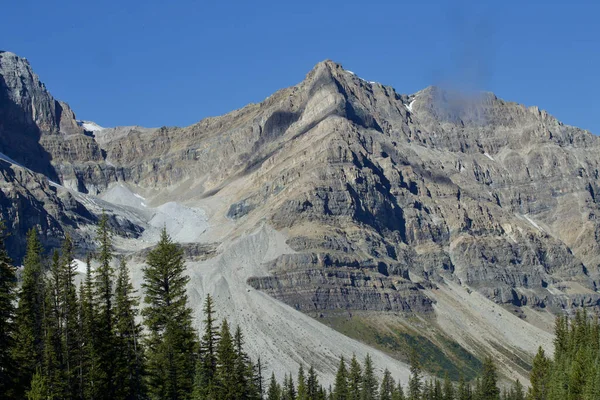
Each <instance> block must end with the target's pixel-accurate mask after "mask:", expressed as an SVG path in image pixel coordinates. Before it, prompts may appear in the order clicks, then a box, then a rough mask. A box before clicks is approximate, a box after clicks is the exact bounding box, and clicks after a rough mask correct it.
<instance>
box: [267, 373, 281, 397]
mask: <svg viewBox="0 0 600 400" xmlns="http://www.w3.org/2000/svg"><path fill="white" fill-rule="evenodd" d="M267 400H281V388H280V387H279V384H278V383H277V380H276V379H275V373H273V374H271V381H270V383H269V389H268V391H267Z"/></svg>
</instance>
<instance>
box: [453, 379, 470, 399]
mask: <svg viewBox="0 0 600 400" xmlns="http://www.w3.org/2000/svg"><path fill="white" fill-rule="evenodd" d="M456 399H457V400H471V399H472V397H471V387H470V386H469V384H467V383H466V382H465V378H464V376H463V375H462V374H461V375H460V378H459V380H458V389H457V392H456Z"/></svg>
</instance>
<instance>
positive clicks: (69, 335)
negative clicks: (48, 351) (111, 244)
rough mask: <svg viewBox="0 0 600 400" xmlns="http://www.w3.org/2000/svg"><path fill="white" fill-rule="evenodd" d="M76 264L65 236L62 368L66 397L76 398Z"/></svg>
mask: <svg viewBox="0 0 600 400" xmlns="http://www.w3.org/2000/svg"><path fill="white" fill-rule="evenodd" d="M76 273H77V272H76V266H75V264H74V262H73V242H72V241H71V238H70V237H69V235H67V236H66V237H65V240H64V241H63V245H62V254H61V257H60V290H59V293H60V300H59V302H60V309H61V311H60V313H61V315H62V325H63V326H62V350H63V356H62V360H63V368H64V375H65V377H66V382H65V385H66V396H67V397H66V399H73V398H76V397H77V395H78V394H79V393H80V391H79V381H80V380H79V370H78V366H79V350H80V346H79V303H78V301H77V290H76V288H75V275H76Z"/></svg>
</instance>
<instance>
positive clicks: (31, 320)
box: [13, 228, 44, 397]
mask: <svg viewBox="0 0 600 400" xmlns="http://www.w3.org/2000/svg"><path fill="white" fill-rule="evenodd" d="M42 252H43V248H42V244H41V243H40V241H39V238H38V236H37V231H36V230H35V228H32V229H31V230H29V232H28V233H27V251H26V253H25V259H24V260H23V274H22V284H21V290H20V292H19V303H18V307H17V312H16V318H15V327H16V329H15V331H16V338H15V348H14V355H13V357H14V360H15V363H16V365H17V366H18V377H17V382H16V386H17V390H16V395H17V397H24V391H25V390H26V389H27V388H28V387H29V384H30V382H32V378H33V375H34V373H35V372H36V371H37V370H38V369H40V368H42V365H43V353H44V347H43V341H44V331H43V326H42V319H43V308H44V267H43V263H42ZM36 383H37V382H36ZM38 389H39V388H38Z"/></svg>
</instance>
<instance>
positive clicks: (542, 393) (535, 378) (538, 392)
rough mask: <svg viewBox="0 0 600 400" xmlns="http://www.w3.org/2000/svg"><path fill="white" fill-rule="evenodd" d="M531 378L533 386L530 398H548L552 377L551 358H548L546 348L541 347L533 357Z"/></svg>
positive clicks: (543, 399)
mask: <svg viewBox="0 0 600 400" xmlns="http://www.w3.org/2000/svg"><path fill="white" fill-rule="evenodd" d="M529 379H530V382H531V386H530V387H529V394H528V398H529V399H530V400H546V399H547V398H548V385H549V379H550V360H548V358H547V357H546V354H545V353H544V349H542V348H541V347H540V348H539V349H538V352H537V354H536V355H535V357H534V358H533V365H532V368H531V373H530V374H529Z"/></svg>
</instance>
